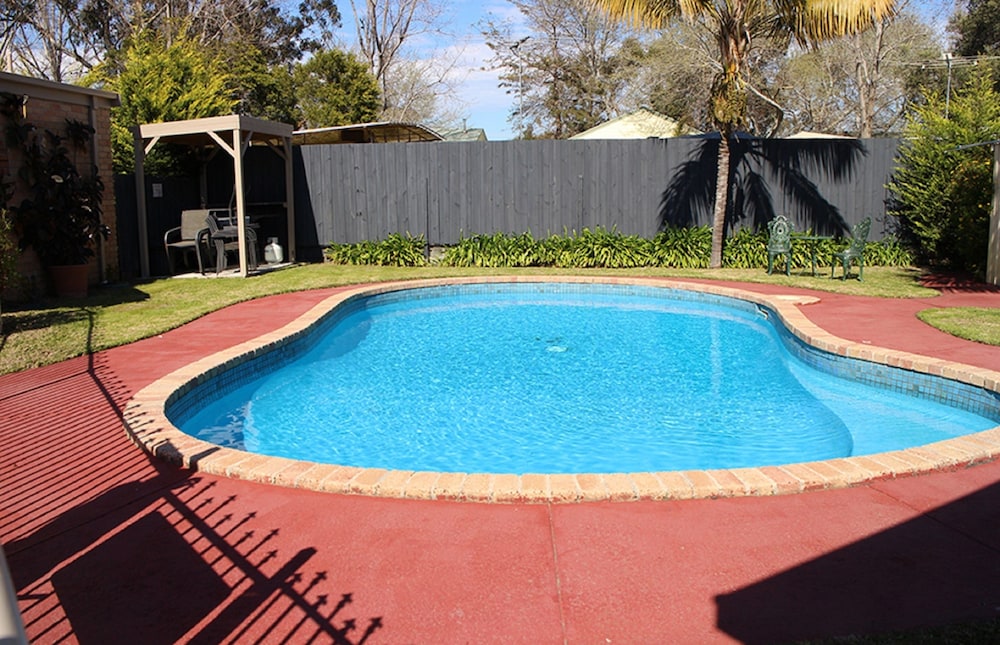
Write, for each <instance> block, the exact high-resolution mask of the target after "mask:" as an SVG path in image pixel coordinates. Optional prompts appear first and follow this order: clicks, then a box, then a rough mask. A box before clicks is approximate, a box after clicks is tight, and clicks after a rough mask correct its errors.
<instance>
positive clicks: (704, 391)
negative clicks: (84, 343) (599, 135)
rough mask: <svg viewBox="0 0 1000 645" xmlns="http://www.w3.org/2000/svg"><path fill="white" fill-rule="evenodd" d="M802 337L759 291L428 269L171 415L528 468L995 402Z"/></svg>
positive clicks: (772, 459)
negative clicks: (443, 275) (287, 354)
mask: <svg viewBox="0 0 1000 645" xmlns="http://www.w3.org/2000/svg"><path fill="white" fill-rule="evenodd" d="M802 350H803V347H802V346H801V343H800V342H798V341H796V340H795V339H794V337H792V336H790V335H789V334H788V333H787V331H786V330H784V328H783V326H781V325H775V324H774V322H773V321H772V320H770V319H769V314H768V312H767V310H765V309H762V308H760V307H758V306H756V305H752V304H750V303H746V302H745V301H742V300H734V299H731V298H721V297H718V296H712V295H708V294H693V293H691V292H687V291H678V290H674V289H663V288H659V287H648V286H646V287H644V286H638V285H599V284H597V285H595V284H589V285H565V284H560V283H540V284H516V283H515V284H497V285H491V286H490V287H489V288H488V289H487V288H484V287H483V286H482V285H453V286H442V287H424V288H421V289H410V290H404V291H399V292H393V293H388V294H378V295H373V296H369V297H366V298H360V299H357V300H355V301H354V302H352V303H350V304H349V305H347V306H345V307H344V309H343V310H342V311H340V312H338V315H337V316H336V317H334V318H332V319H331V320H330V321H327V322H325V323H324V324H323V325H321V326H320V328H319V329H317V330H316V331H315V332H314V333H313V334H311V335H310V338H309V340H308V342H307V343H303V346H302V347H301V349H300V352H301V353H300V355H298V356H296V357H295V358H294V360H286V361H283V362H282V364H278V365H274V364H270V365H266V366H265V365H263V364H261V365H260V366H259V368H255V370H254V376H253V378H251V379H247V381H246V382H245V383H242V384H240V385H239V387H236V388H235V389H233V390H232V391H230V392H227V393H225V394H223V393H222V392H223V390H221V389H220V388H219V387H218V386H217V385H216V384H213V383H207V384H205V385H204V386H202V387H203V388H204V389H205V390H206V391H208V392H210V393H212V395H213V398H212V399H207V398H205V397H199V396H198V394H197V393H193V394H191V395H189V396H190V398H191V399H192V402H191V403H188V402H186V401H184V400H181V401H178V402H177V403H176V404H175V405H174V406H173V409H171V410H168V416H169V417H170V418H171V420H172V421H173V422H174V423H175V424H176V425H177V426H178V427H179V428H180V429H181V430H183V431H184V432H187V433H188V434H190V435H192V436H195V437H197V438H199V439H204V440H206V441H209V442H210V443H214V444H218V445H222V446H226V447H231V448H237V449H240V450H248V451H250V452H253V453H258V454H266V455H272V456H282V457H288V458H292V459H306V460H310V461H317V462H322V463H331V464H338V463H342V464H352V465H355V466H360V467H364V468H386V469H395V470H415V471H416V470H423V471H441V472H481V473H514V474H518V475H521V474H525V473H562V474H565V473H580V472H589V473H614V472H637V471H665V470H691V469H700V470H707V469H715V468H744V467H756V466H767V465H784V464H788V463H795V462H805V461H816V460H821V459H834V458H839V457H849V456H852V455H865V454H872V453H877V452H885V451H887V450H897V449H905V448H909V447H912V446H916V445H922V444H926V443H932V442H935V441H940V440H944V439H951V438H954V437H957V436H961V435H964V434H969V433H971V432H978V431H981V430H985V429H987V428H991V427H993V426H995V425H997V423H998V421H1000V418H998V416H997V413H996V411H995V410H990V409H989V404H990V402H989V401H984V402H983V404H982V405H980V406H978V407H979V408H980V409H979V410H977V411H974V410H971V409H962V408H959V407H953V406H951V405H946V404H945V402H943V401H941V400H935V399H940V397H934V396H933V394H932V392H933V390H931V393H930V394H926V395H917V396H911V395H909V394H907V393H905V392H901V391H898V389H897V390H893V389H892V388H891V387H890V378H891V377H890V376H889V375H885V376H884V379H883V380H884V381H885V383H881V382H879V381H878V380H876V378H874V376H875V375H873V377H872V378H870V379H868V382H867V383H866V382H864V381H862V380H860V379H855V378H851V377H847V376H845V375H844V370H843V369H841V367H842V366H840V365H838V361H837V360H836V359H835V358H833V357H831V356H824V354H823V353H822V352H816V353H815V356H814V358H815V359H816V360H814V361H812V366H811V365H809V364H807V363H806V362H805V361H804V360H802V359H801V358H799V357H798V356H797V355H796V354H797V353H802ZM260 362H262V361H260ZM848 362H849V363H856V366H855V367H856V369H858V370H860V369H862V368H864V367H865V366H866V365H865V364H863V363H858V362H857V361H853V362H852V361H848ZM883 369H884V368H883ZM876 383H878V385H876ZM227 389H228V388H227ZM194 400H198V401H200V402H199V403H198V404H195V403H193V401H194ZM966 407H969V406H966ZM977 412H981V413H977ZM984 414H988V415H990V416H984Z"/></svg>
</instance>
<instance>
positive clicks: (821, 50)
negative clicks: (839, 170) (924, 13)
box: [777, 12, 940, 137]
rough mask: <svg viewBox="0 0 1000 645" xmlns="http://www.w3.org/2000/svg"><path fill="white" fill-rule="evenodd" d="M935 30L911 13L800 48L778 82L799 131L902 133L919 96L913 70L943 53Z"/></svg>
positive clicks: (863, 135)
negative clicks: (909, 109) (908, 110)
mask: <svg viewBox="0 0 1000 645" xmlns="http://www.w3.org/2000/svg"><path fill="white" fill-rule="evenodd" d="M939 53H940V52H939V49H938V45H937V43H936V42H935V40H934V37H933V34H932V33H931V31H930V28H929V27H928V26H927V25H926V24H924V23H923V22H921V21H920V19H919V18H917V17H916V16H915V15H913V14H912V13H908V12H901V13H898V14H893V15H890V16H887V17H885V18H883V19H881V20H878V21H876V22H875V24H874V26H873V28H872V29H869V30H867V31H865V32H863V33H859V34H853V35H851V36H848V37H845V38H839V39H837V40H833V41H828V42H824V43H821V44H820V45H819V46H818V47H815V48H812V49H809V50H800V51H798V52H796V53H795V54H794V55H793V56H791V57H790V58H789V59H788V63H787V64H786V65H785V67H784V69H783V70H782V72H781V74H780V77H779V80H778V83H777V84H778V85H779V86H781V87H782V88H785V89H784V93H783V97H782V101H781V103H782V105H783V106H784V107H786V109H787V110H788V112H789V114H788V117H789V120H790V121H791V122H792V125H793V127H794V129H796V130H815V131H819V132H831V133H837V134H846V135H851V136H857V137H871V136H874V135H878V134H882V135H884V134H887V133H890V132H898V128H899V127H900V125H901V123H902V120H903V117H904V115H905V111H906V106H907V104H908V103H909V102H910V101H912V100H913V99H914V98H916V96H917V94H918V88H917V84H916V83H914V82H913V81H914V79H913V74H914V73H915V72H917V71H918V70H919V69H920V66H921V63H923V62H924V61H928V60H934V59H936V58H937V57H938V56H939Z"/></svg>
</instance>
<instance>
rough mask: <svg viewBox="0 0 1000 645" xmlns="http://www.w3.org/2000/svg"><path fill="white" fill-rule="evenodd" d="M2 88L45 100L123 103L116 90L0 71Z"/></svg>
mask: <svg viewBox="0 0 1000 645" xmlns="http://www.w3.org/2000/svg"><path fill="white" fill-rule="evenodd" d="M0 90H2V91H4V92H11V93H12V94H25V95H30V96H33V97H36V98H40V99H45V100H56V101H62V102H64V103H75V104H79V105H90V104H91V103H92V102H96V103H98V104H102V103H103V104H104V105H106V106H110V107H116V106H118V105H121V99H119V97H118V95H117V94H115V93H114V92H108V91H106V90H98V89H94V88H91V87H82V86H80V85H69V84H67V83H56V82H55V81H49V80H46V79H43V78H32V77H30V76H21V75H20V74H11V73H10V72H0Z"/></svg>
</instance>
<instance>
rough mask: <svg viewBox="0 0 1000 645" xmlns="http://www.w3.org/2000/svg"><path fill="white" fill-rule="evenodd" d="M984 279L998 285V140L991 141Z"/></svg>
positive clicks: (999, 275) (999, 276) (999, 168)
mask: <svg viewBox="0 0 1000 645" xmlns="http://www.w3.org/2000/svg"><path fill="white" fill-rule="evenodd" d="M986 281H987V282H989V283H990V284H993V285H1000V141H995V142H994V143H993V210H992V211H991V212H990V236H989V248H987V251H986Z"/></svg>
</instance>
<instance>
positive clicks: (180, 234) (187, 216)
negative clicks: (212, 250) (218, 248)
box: [163, 210, 209, 275]
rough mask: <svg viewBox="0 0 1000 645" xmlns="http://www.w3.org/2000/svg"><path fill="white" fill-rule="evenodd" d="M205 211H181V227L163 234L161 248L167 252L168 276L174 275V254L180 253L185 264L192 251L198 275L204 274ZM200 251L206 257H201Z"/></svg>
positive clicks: (206, 244) (206, 239)
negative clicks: (196, 263) (196, 262)
mask: <svg viewBox="0 0 1000 645" xmlns="http://www.w3.org/2000/svg"><path fill="white" fill-rule="evenodd" d="M206 215H208V211H206V210H185V211H181V225H180V226H176V227H174V228H172V229H170V230H168V231H167V232H166V233H164V234H163V248H164V249H165V250H166V252H167V263H168V264H169V265H170V275H174V273H176V266H175V265H174V254H175V252H180V253H181V255H182V256H183V259H184V260H185V264H186V263H187V257H188V255H189V254H190V253H191V252H192V251H193V252H194V255H195V257H196V258H197V259H198V273H205V262H204V260H203V257H207V253H208V250H209V249H208V236H209V230H208V226H207V225H206V223H205V216H206ZM202 250H204V251H205V252H206V256H202Z"/></svg>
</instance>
